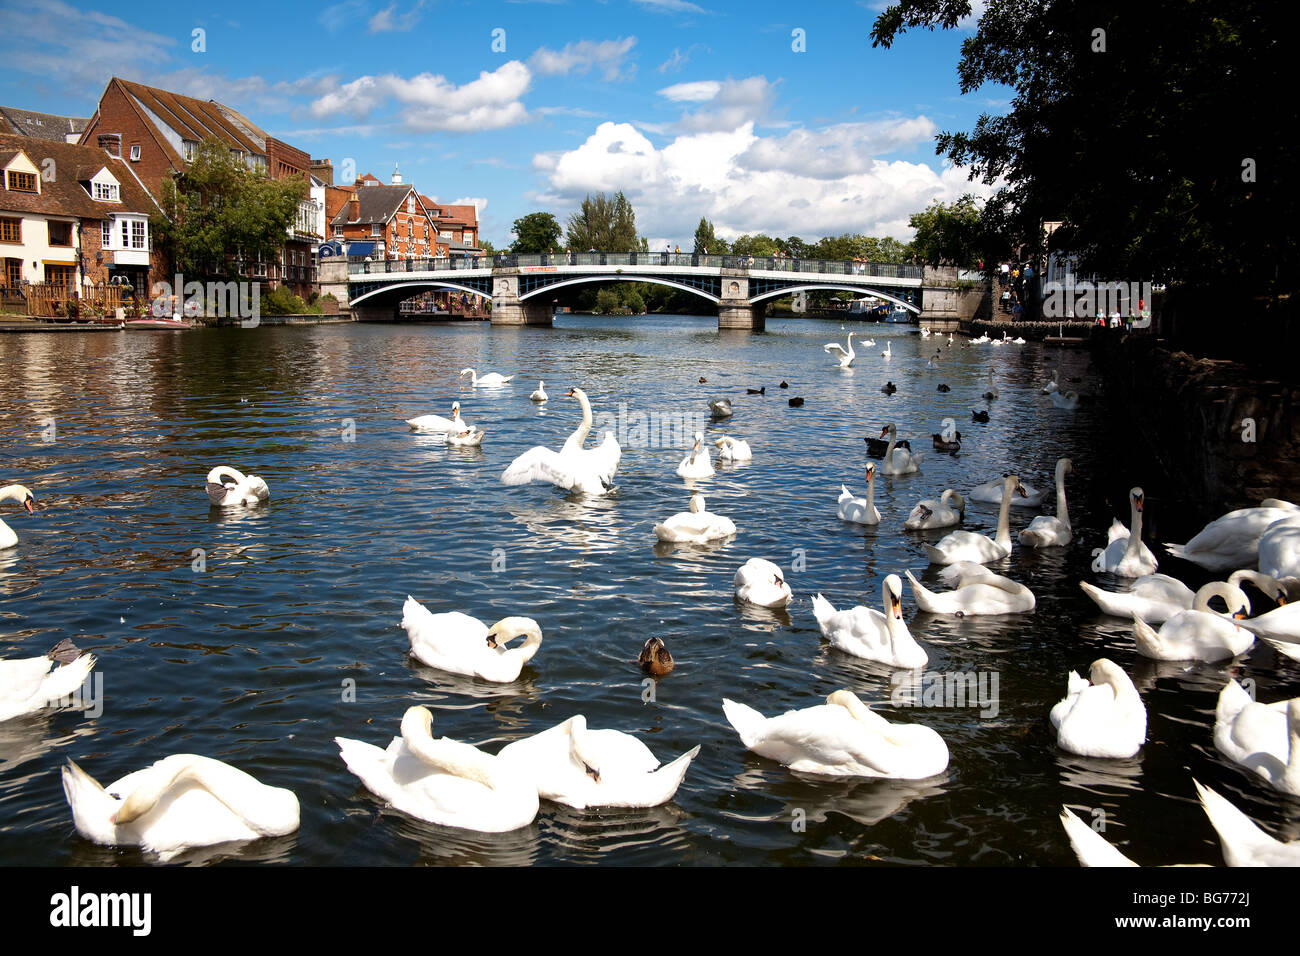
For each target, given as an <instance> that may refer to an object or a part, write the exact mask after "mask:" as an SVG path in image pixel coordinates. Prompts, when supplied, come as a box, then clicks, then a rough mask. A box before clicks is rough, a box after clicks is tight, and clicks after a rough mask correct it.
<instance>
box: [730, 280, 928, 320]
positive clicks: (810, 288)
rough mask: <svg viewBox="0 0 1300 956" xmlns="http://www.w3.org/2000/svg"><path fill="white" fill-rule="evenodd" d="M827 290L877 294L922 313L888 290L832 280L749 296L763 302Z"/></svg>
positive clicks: (752, 299) (918, 313)
mask: <svg viewBox="0 0 1300 956" xmlns="http://www.w3.org/2000/svg"><path fill="white" fill-rule="evenodd" d="M827 290H835V291H837V292H859V293H866V294H867V295H870V296H875V297H876V298H877V299H886V300H888V301H890V302H893V303H895V304H896V305H901V306H902V307H903V308H905V309H907V310H908V311H909V312H914V313H916V314H917V315H920V314H921V310H920V309H918V308H917V307H916V306H914V305H912V303H910V302H908V301H906V300H904V299H900V298H898V297H897V296H893V295H890V294H889V293H888V292H881V291H880V290H879V289H864V288H863V287H862V286H860V285H836V284H835V283H832V282H815V283H808V284H805V285H792V286H788V287H786V288H784V289H775V290H773V291H771V292H764V293H762V294H760V295H752V296H750V297H749V301H750V302H763V301H765V300H767V299H779V298H781V297H782V296H787V295H793V294H794V293H796V292H818V291H827Z"/></svg>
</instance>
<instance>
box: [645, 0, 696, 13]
mask: <svg viewBox="0 0 1300 956" xmlns="http://www.w3.org/2000/svg"><path fill="white" fill-rule="evenodd" d="M632 2H633V3H637V4H640V5H641V6H643V7H646V8H647V9H649V10H652V11H654V12H655V13H707V12H708V11H706V10H704V9H703V8H702V7H697V6H696V5H695V4H693V3H687V2H686V0H632Z"/></svg>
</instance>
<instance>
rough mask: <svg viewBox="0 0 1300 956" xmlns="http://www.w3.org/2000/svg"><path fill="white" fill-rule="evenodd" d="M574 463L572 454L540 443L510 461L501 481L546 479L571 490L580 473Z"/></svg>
mask: <svg viewBox="0 0 1300 956" xmlns="http://www.w3.org/2000/svg"><path fill="white" fill-rule="evenodd" d="M573 464H574V463H573V461H572V457H571V456H570V455H563V454H561V453H560V452H556V451H552V450H551V449H549V448H544V447H543V446H541V445H538V446H537V447H536V448H530V449H529V450H528V451H526V452H524V453H523V454H522V455H520V456H519V457H518V458H516V459H515V460H514V461H512V462H511V463H510V467H508V468H507V469H506V470H505V471H503V472H502V473H501V483H502V484H504V485H527V484H529V483H531V482H534V481H546V482H549V483H551V484H552V485H556V486H558V487H560V488H563V489H565V490H566V491H571V490H572V489H573V486H574V485H575V484H577V483H578V475H577V472H576V469H575V468H574V467H573Z"/></svg>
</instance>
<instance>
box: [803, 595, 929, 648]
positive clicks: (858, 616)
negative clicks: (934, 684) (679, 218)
mask: <svg viewBox="0 0 1300 956" xmlns="http://www.w3.org/2000/svg"><path fill="white" fill-rule="evenodd" d="M881 594H882V596H883V602H884V606H885V613H883V614H882V613H880V612H879V611H877V610H874V609H873V608H869V607H862V606H861V605H859V606H857V607H853V608H849V609H848V610H846V611H837V610H835V608H834V606H832V604H831V602H830V601H828V600H826V599H825V598H824V597H822V596H821V595H820V594H818V595H817V596H816V597H814V598H813V616H814V617H815V618H817V626H818V627H820V628H821V632H822V636H823V637H824V638H826V640H828V641H830V642H831V644H832V645H833V646H835V647H837V648H839V649H840V650H842V651H844V652H845V653H847V654H852V655H853V656H854V657H861V658H863V659H864V660H869V661H877V662H879V663H881V664H889V665H891V666H893V667H905V668H917V667H924V666H925V664H926V662H927V661H928V660H929V659H930V655H928V654H926V652H925V649H924V648H922V647H921V645H920V644H918V643H916V639H915V638H913V637H912V635H911V632H909V631H908V629H907V625H906V624H905V623H904V622H903V582H902V581H901V580H900V579H899V577H898V575H897V574H891V575H889V576H887V577H886V578H885V581H884V584H883V585H882V586H881Z"/></svg>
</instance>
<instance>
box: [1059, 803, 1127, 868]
mask: <svg viewBox="0 0 1300 956" xmlns="http://www.w3.org/2000/svg"><path fill="white" fill-rule="evenodd" d="M1061 826H1063V827H1065V835H1066V836H1067V837H1069V840H1070V846H1071V848H1073V850H1074V855H1075V856H1077V857H1078V858H1079V865H1080V866H1137V864H1136V863H1134V862H1133V861H1132V860H1130V859H1129V858H1128V857H1126V856H1125V855H1124V854H1123V853H1121V852H1119V850H1117V849H1115V848H1114V847H1113V846H1111V845H1110V843H1109V842H1107V840H1106V838H1105V837H1103V836H1102V835H1101V834H1100V833H1098V832H1097V831H1096V830H1094V829H1093V828H1092V827H1090V826H1088V824H1086V823H1084V822H1083V821H1082V820H1080V819H1079V818H1078V817H1077V816H1075V815H1074V811H1073V810H1071V809H1070V808H1069V807H1062V808H1061Z"/></svg>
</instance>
